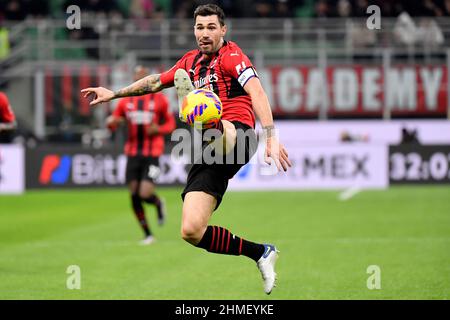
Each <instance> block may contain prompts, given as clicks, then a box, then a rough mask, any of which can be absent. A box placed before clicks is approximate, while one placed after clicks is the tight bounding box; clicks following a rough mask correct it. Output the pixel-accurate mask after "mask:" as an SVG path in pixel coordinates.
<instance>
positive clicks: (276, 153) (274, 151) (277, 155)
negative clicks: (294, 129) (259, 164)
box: [264, 136, 292, 171]
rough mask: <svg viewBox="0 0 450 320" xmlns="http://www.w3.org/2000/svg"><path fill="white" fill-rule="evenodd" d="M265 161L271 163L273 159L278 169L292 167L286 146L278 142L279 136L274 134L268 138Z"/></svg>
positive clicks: (285, 169)
mask: <svg viewBox="0 0 450 320" xmlns="http://www.w3.org/2000/svg"><path fill="white" fill-rule="evenodd" d="M264 158H265V162H266V163H267V164H269V165H270V164H271V159H272V161H273V162H275V165H276V166H277V168H278V170H280V171H281V170H284V171H287V169H288V167H292V163H291V161H290V160H289V156H288V153H287V151H286V148H285V147H284V146H283V145H282V144H281V143H279V142H278V139H277V137H275V136H273V137H270V138H267V140H266V152H265V157H264Z"/></svg>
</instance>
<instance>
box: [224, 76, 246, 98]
mask: <svg viewBox="0 0 450 320" xmlns="http://www.w3.org/2000/svg"><path fill="white" fill-rule="evenodd" d="M246 95H248V94H247V92H245V90H244V88H242V86H241V84H240V83H239V81H237V79H235V78H232V79H231V86H230V91H228V98H229V99H231V98H235V97H240V96H246Z"/></svg>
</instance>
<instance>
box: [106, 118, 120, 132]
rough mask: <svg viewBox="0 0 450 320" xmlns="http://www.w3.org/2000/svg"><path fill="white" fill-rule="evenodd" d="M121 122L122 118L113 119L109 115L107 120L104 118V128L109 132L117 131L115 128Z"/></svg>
mask: <svg viewBox="0 0 450 320" xmlns="http://www.w3.org/2000/svg"><path fill="white" fill-rule="evenodd" d="M121 122H123V118H118V117H115V116H113V115H110V116H109V117H108V118H106V127H107V128H108V129H109V130H111V131H114V130H116V129H117V126H118V125H119V124H120V123H121Z"/></svg>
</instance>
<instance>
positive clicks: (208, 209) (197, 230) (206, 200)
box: [181, 191, 217, 238]
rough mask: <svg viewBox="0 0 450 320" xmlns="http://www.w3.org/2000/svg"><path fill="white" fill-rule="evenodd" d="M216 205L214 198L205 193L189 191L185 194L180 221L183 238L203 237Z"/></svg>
mask: <svg viewBox="0 0 450 320" xmlns="http://www.w3.org/2000/svg"><path fill="white" fill-rule="evenodd" d="M216 204H217V200H216V198H215V197H214V196H212V195H210V194H208V193H206V192H203V191H190V192H188V193H186V195H185V197H184V202H183V216H182V220H181V233H182V235H183V237H188V238H189V237H192V238H198V237H200V236H201V235H203V233H204V232H205V230H206V228H207V226H208V221H209V219H210V218H211V215H212V213H213V211H214V209H215V207H216Z"/></svg>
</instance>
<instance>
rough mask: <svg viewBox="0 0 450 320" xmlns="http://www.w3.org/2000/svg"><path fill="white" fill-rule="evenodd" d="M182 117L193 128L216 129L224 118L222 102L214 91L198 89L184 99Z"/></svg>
mask: <svg viewBox="0 0 450 320" xmlns="http://www.w3.org/2000/svg"><path fill="white" fill-rule="evenodd" d="M181 116H182V118H183V120H184V121H185V122H186V123H188V124H189V125H190V126H192V127H194V126H195V127H197V126H198V125H200V126H201V128H202V129H209V128H214V127H215V126H216V125H217V122H219V121H220V118H221V117H222V102H221V101H220V99H219V97H218V96H217V95H216V94H215V93H214V92H213V91H210V90H206V89H196V90H194V91H191V92H190V93H189V94H188V95H187V96H186V97H184V99H183V103H182V106H181Z"/></svg>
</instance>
